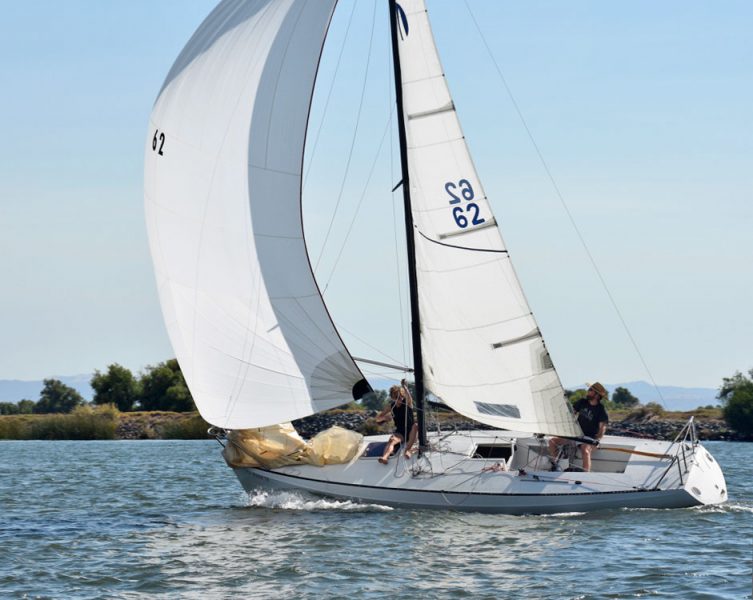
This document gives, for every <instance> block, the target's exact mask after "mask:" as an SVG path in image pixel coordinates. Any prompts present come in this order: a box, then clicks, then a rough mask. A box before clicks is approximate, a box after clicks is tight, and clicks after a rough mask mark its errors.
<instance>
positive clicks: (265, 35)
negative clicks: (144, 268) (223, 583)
mask: <svg viewBox="0 0 753 600" xmlns="http://www.w3.org/2000/svg"><path fill="white" fill-rule="evenodd" d="M335 2H336V0H225V1H223V2H221V3H220V4H219V6H218V7H217V8H216V9H215V10H214V11H213V12H212V13H211V14H210V15H209V16H208V17H207V19H206V20H205V21H204V23H202V25H201V26H200V27H199V29H198V30H197V31H196V33H195V34H194V36H193V37H192V38H191V40H190V41H189V42H188V44H187V45H186V47H185V48H184V49H183V51H182V53H181V54H180V55H179V56H178V58H177V60H176V62H175V64H174V65H173V67H172V69H171V71H170V73H169V74H168V76H167V79H166V81H165V83H164V85H163V87H162V90H161V92H160V94H159V96H158V98H157V100H156V102H155V105H154V109H153V111H152V115H151V119H150V128H149V134H148V139H147V149H146V164H145V204H146V217H147V226H148V231H149V241H150V246H151V251H152V258H153V261H154V265H155V271H156V277H157V284H158V288H159V295H160V301H161V305H162V311H163V315H164V317H165V322H166V325H167V329H168V333H169V335H170V340H171V342H172V345H173V349H174V350H175V353H176V355H177V357H178V361H179V362H180V365H181V368H182V370H183V373H184V375H185V378H186V381H187V382H188V385H189V387H190V389H191V392H192V394H193V396H194V399H195V401H196V405H197V406H198V408H199V411H200V412H201V414H202V416H203V417H204V418H205V419H206V420H207V421H209V422H210V423H213V424H215V425H218V426H221V427H226V428H232V429H239V428H250V427H261V426H266V425H272V424H276V423H281V422H284V421H289V420H292V419H296V418H299V417H303V416H306V415H309V414H312V413H315V412H318V411H320V410H324V409H327V408H331V407H333V406H337V405H340V404H343V403H345V402H348V401H350V400H351V399H352V398H353V395H354V392H353V389H354V386H356V388H357V389H361V388H362V387H363V385H364V383H365V382H362V380H363V375H362V374H361V372H360V371H359V369H358V368H357V367H356V365H355V363H354V362H353V360H352V358H351V357H350V355H349V354H348V352H347V350H346V349H345V347H344V346H343V343H342V341H341V340H340V338H339V336H338V334H337V332H336V331H335V328H334V326H333V325H332V322H331V319H330V317H329V315H328V314H327V310H326V308H325V307H324V304H323V302H322V299H321V296H320V293H319V290H318V288H317V285H316V282H315V280H314V277H313V274H312V272H311V268H310V264H309V261H308V256H307V253H306V248H305V245H304V240H303V231H302V220H301V210H300V200H301V198H300V194H301V167H302V162H303V158H302V157H303V146H304V139H305V132H306V124H307V120H308V114H309V107H310V102H311V95H312V91H313V85H314V79H315V77H316V70H317V66H318V61H319V56H320V54H321V49H322V45H323V43H324V38H325V35H326V31H327V27H328V25H329V21H330V18H331V16H332V11H333V10H334V6H335ZM163 136H164V137H163ZM359 382H361V383H359Z"/></svg>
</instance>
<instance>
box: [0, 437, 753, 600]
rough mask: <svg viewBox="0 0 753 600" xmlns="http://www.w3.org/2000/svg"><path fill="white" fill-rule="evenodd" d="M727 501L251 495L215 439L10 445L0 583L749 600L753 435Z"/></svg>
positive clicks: (0, 531)
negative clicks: (485, 510) (603, 506)
mask: <svg viewBox="0 0 753 600" xmlns="http://www.w3.org/2000/svg"><path fill="white" fill-rule="evenodd" d="M707 447H708V448H709V449H710V450H711V452H712V453H713V454H714V456H715V457H716V458H717V459H718V460H719V462H720V463H721V465H722V467H723V468H724V471H725V475H726V477H727V483H728V488H729V496H730V502H729V504H726V505H724V506H721V507H705V508H694V509H682V510H671V511H670V510H614V511H606V512H600V513H591V514H582V513H575V514H563V515H554V516H546V517H543V516H526V517H507V516H503V515H482V514H459V513H451V512H433V511H408V510H391V509H389V508H386V507H382V506H373V505H372V506H361V505H357V504H353V503H350V502H337V501H331V500H321V499H317V498H314V497H304V496H300V495H296V494H281V493H275V494H256V495H253V496H252V497H249V496H247V495H246V494H244V493H243V492H242V491H241V488H240V485H239V484H238V483H237V481H236V480H235V477H234V476H233V474H232V472H231V471H230V470H229V469H228V468H226V467H225V466H224V463H223V462H222V461H221V458H220V457H219V453H218V450H219V446H218V445H217V444H216V443H215V442H211V441H206V442H203V441H201V442H186V441H134V442H124V441H118V442H0V510H1V512H0V597H2V598H14V597H20V598H24V597H29V598H37V597H39V598H102V597H108V598H155V597H156V598H159V597H163V598H176V597H180V598H202V599H204V600H206V599H208V598H212V599H214V598H229V597H234V598H235V597H241V598H243V597H245V598H279V597H291V598H320V597H322V596H325V595H326V596H327V597H329V598H350V599H353V598H358V599H360V598H384V597H387V596H395V595H398V594H399V595H401V596H406V595H418V596H419V597H421V598H546V599H549V598H551V599H555V598H556V599H562V598H578V599H590V598H683V599H696V598H697V599H735V600H738V599H740V598H751V554H752V550H753V546H752V544H753V542H752V540H753V444H743V443H732V442H716V443H713V442H712V443H708V444H707Z"/></svg>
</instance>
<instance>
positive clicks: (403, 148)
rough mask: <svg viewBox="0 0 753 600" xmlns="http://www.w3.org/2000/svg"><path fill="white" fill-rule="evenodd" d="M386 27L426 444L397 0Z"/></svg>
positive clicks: (420, 426)
mask: <svg viewBox="0 0 753 600" xmlns="http://www.w3.org/2000/svg"><path fill="white" fill-rule="evenodd" d="M389 9H390V31H391V32H392V65H393V68H394V76H395V99H396V101H397V124H398V132H399V137H400V168H401V171H402V176H403V179H402V182H401V183H402V188H403V212H404V213H405V241H406V244H407V247H408V282H409V289H410V311H411V338H412V340H413V374H414V377H415V386H416V387H415V392H416V393H415V402H416V411H417V413H418V445H419V448H420V449H423V448H425V447H426V419H425V417H424V394H425V390H424V364H423V357H422V353H421V322H420V315H419V310H418V279H417V277H416V246H415V242H414V238H413V212H412V211H411V201H410V180H409V177H408V142H407V139H406V135H405V116H404V113H403V77H402V73H401V70H400V51H399V49H398V35H400V32H399V31H398V22H397V10H398V7H397V2H396V1H395V0H389Z"/></svg>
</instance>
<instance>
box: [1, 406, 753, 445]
mask: <svg viewBox="0 0 753 600" xmlns="http://www.w3.org/2000/svg"><path fill="white" fill-rule="evenodd" d="M696 412H701V411H690V412H688V413H668V414H666V415H662V416H659V415H655V414H647V415H638V416H636V415H635V413H633V414H625V415H623V414H619V415H615V416H614V420H613V421H611V422H610V424H609V427H608V428H607V435H622V436H627V437H635V438H653V439H659V440H673V439H674V437H675V436H676V435H677V433H678V432H679V431H680V429H682V427H683V426H684V425H685V424H686V423H687V420H688V418H689V417H690V416H691V415H693V414H694V413H696ZM376 414H377V412H376V411H352V410H340V409H334V410H331V411H327V412H324V413H320V414H316V415H312V416H310V417H306V418H304V419H299V420H297V421H293V425H294V426H295V428H296V430H297V431H298V433H299V434H300V435H301V436H302V437H304V438H311V437H313V436H314V435H316V434H317V433H319V432H320V431H322V430H324V429H328V428H329V427H332V426H334V425H337V426H340V427H343V428H345V429H351V430H353V431H357V432H358V433H362V434H364V435H374V434H379V433H389V432H390V431H391V430H392V426H391V425H390V424H389V423H388V424H384V425H377V423H376V421H375V418H374V417H375V416H376ZM434 416H436V420H435V419H432V420H431V422H430V423H429V425H428V427H429V429H430V430H436V429H437V426H439V427H440V429H441V430H442V431H452V430H459V431H466V430H469V429H491V428H490V427H487V426H485V425H481V424H479V423H475V422H473V421H471V420H468V419H465V418H464V417H462V416H460V415H457V414H455V413H441V412H437V413H435V414H434ZM84 419H85V421H83V422H82V416H81V415H76V414H71V415H4V416H0V440H59V439H73V440H94V439H100V440H102V439H108V440H170V439H209V437H208V436H207V429H208V428H209V424H208V423H207V422H206V421H204V420H203V419H202V418H201V417H200V416H199V414H198V413H195V412H194V413H174V412H164V411H153V412H127V413H118V412H117V411H114V412H113V411H103V412H101V413H98V412H97V411H96V410H94V411H91V412H89V413H87V414H86V415H85V416H84ZM695 419H696V421H695V423H696V432H697V435H698V439H699V440H700V441H753V436H745V435H743V434H741V433H738V432H736V431H734V430H732V429H730V428H729V427H728V426H727V424H726V423H725V422H724V421H723V420H722V419H720V418H718V417H717V416H716V415H713V416H709V415H708V414H707V413H704V414H696V415H695Z"/></svg>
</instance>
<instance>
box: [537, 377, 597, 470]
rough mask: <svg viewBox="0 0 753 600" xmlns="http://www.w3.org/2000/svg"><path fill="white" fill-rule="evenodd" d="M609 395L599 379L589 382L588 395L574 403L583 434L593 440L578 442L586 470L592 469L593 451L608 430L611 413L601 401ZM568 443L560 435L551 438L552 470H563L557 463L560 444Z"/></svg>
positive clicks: (550, 456) (550, 455)
mask: <svg viewBox="0 0 753 600" xmlns="http://www.w3.org/2000/svg"><path fill="white" fill-rule="evenodd" d="M608 395H609V393H608V392H607V390H606V388H605V387H604V386H603V385H601V384H600V383H599V382H598V381H597V382H596V383H591V384H589V385H588V391H587V392H586V397H585V398H581V399H580V400H578V401H577V402H576V403H575V404H574V405H573V409H574V410H575V413H576V414H577V415H578V424H579V425H580V428H581V429H582V430H583V435H584V436H586V437H588V438H592V440H593V442H588V443H581V444H578V447H579V448H580V451H581V454H582V455H583V470H584V471H590V470H591V453H592V452H593V449H594V448H596V446H598V445H599V441H600V440H601V438H603V437H604V434H605V433H606V431H607V423H609V415H608V414H607V409H606V408H604V405H603V404H602V403H601V401H602V400H606V399H607V397H608ZM567 443H570V440H566V439H564V438H559V437H553V438H552V439H550V440H549V458H550V460H551V461H552V471H560V470H561V469H560V468H559V465H558V464H557V453H558V451H559V446H561V445H562V444H567Z"/></svg>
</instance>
